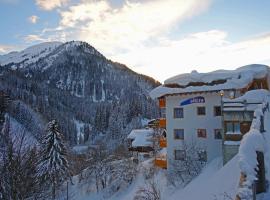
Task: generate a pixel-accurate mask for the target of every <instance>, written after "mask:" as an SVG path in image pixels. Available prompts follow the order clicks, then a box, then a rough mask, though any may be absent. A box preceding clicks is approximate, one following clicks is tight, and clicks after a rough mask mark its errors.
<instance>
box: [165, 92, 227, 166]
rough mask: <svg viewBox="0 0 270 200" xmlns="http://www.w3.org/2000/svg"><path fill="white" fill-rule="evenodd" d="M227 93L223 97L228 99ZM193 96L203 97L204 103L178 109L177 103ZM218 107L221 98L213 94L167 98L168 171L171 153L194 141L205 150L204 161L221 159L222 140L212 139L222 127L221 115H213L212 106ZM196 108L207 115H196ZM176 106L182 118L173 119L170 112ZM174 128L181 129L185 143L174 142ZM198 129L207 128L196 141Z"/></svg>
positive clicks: (172, 159)
mask: <svg viewBox="0 0 270 200" xmlns="http://www.w3.org/2000/svg"><path fill="white" fill-rule="evenodd" d="M228 94H229V92H228V93H227V92H226V94H225V96H228ZM196 96H203V97H204V98H205V103H193V104H189V105H185V106H180V102H182V101H183V100H186V99H189V98H193V97H196ZM220 105H221V97H220V96H219V94H218V93H216V92H212V93H201V94H188V95H174V96H166V119H167V122H166V128H167V144H168V145H167V158H168V169H169V170H170V162H174V161H175V159H174V150H182V149H184V147H183V142H185V143H186V144H189V143H192V142H194V143H195V144H196V145H197V146H198V147H199V148H202V149H206V151H207V162H209V161H211V160H212V159H214V158H216V157H220V156H222V139H215V138H214V129H221V128H222V122H221V120H222V119H221V116H214V106H220ZM198 106H205V109H206V115H203V116H199V115H197V107H198ZM176 107H182V108H183V109H184V118H181V119H175V118H174V116H173V109H174V108H176ZM174 129H184V140H175V139H174V131H173V130H174ZM197 129H206V132H207V137H206V138H198V137H197ZM176 162H177V161H176Z"/></svg>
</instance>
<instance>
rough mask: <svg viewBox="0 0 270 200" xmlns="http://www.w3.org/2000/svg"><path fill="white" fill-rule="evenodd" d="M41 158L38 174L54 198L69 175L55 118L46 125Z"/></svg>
mask: <svg viewBox="0 0 270 200" xmlns="http://www.w3.org/2000/svg"><path fill="white" fill-rule="evenodd" d="M41 158H42V159H41V161H40V163H39V176H40V177H41V178H42V179H43V180H45V181H46V182H47V183H49V184H50V185H51V189H52V198H53V199H55V196H56V190H57V189H58V187H59V186H60V184H61V183H62V182H63V181H64V180H65V179H67V178H69V177H70V173H69V164H68V160H67V150H66V146H65V144H64V141H63V139H62V134H61V133H60V131H59V128H58V124H57V122H56V121H55V120H52V121H51V122H49V123H48V125H47V135H46V136H45V137H44V140H43V142H42V155H41Z"/></svg>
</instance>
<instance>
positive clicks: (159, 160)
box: [155, 157, 167, 169]
mask: <svg viewBox="0 0 270 200" xmlns="http://www.w3.org/2000/svg"><path fill="white" fill-rule="evenodd" d="M155 165H156V166H157V167H160V168H163V169H167V159H166V158H164V157H156V158H155Z"/></svg>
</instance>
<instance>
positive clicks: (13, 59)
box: [0, 42, 62, 69]
mask: <svg viewBox="0 0 270 200" xmlns="http://www.w3.org/2000/svg"><path fill="white" fill-rule="evenodd" d="M61 44H62V43H61V42H46V43H42V44H38V45H35V46H31V47H29V48H27V49H25V50H23V51H20V52H11V53H8V54H6V55H2V56H0V65H12V67H13V69H16V68H17V67H19V68H22V67H25V66H26V65H29V64H31V63H35V62H37V61H38V60H39V59H41V58H44V57H45V56H47V55H48V54H49V53H51V52H52V51H53V50H54V49H55V48H57V47H58V46H59V45H61Z"/></svg>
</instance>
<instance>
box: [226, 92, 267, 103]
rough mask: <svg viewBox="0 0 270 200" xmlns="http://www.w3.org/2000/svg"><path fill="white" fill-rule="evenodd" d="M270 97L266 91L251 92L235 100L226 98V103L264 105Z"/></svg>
mask: <svg viewBox="0 0 270 200" xmlns="http://www.w3.org/2000/svg"><path fill="white" fill-rule="evenodd" d="M269 97H270V92H269V91H268V90H264V89H258V90H250V91H248V92H246V93H245V94H244V95H243V96H240V97H238V98H235V99H227V98H224V102H231V101H232V102H234V101H246V102H248V103H262V102H264V101H266V100H267V99H268V98H269Z"/></svg>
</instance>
